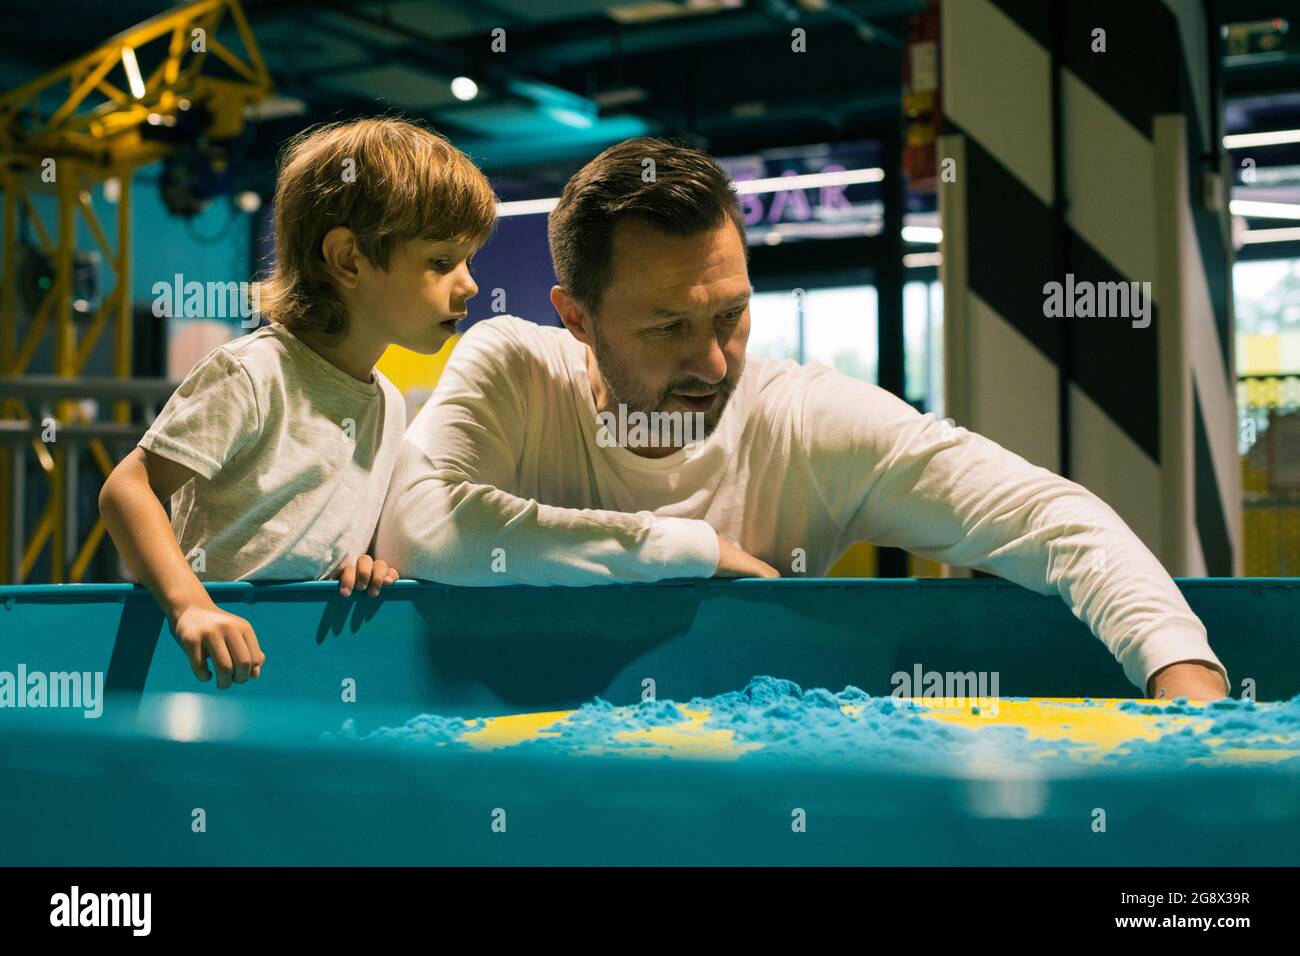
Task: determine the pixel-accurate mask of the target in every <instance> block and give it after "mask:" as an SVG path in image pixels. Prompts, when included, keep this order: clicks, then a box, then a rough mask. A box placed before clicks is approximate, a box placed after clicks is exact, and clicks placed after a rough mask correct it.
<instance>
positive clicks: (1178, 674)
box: [1147, 661, 1228, 700]
mask: <svg viewBox="0 0 1300 956" xmlns="http://www.w3.org/2000/svg"><path fill="white" fill-rule="evenodd" d="M1227 696H1228V688H1227V687H1226V686H1225V684H1224V682H1223V675H1222V674H1220V673H1219V670H1218V668H1216V667H1212V666H1211V665H1210V664H1208V663H1205V662H1204V661H1179V662H1178V663H1176V664H1167V665H1165V666H1164V667H1162V668H1160V670H1158V671H1156V672H1155V673H1154V674H1152V675H1151V679H1150V680H1149V681H1147V697H1149V698H1154V699H1156V700H1173V699H1174V698H1175V697H1187V698H1189V699H1191V700H1221V699H1222V698H1224V697H1227Z"/></svg>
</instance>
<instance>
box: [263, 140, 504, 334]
mask: <svg viewBox="0 0 1300 956" xmlns="http://www.w3.org/2000/svg"><path fill="white" fill-rule="evenodd" d="M495 224H496V196H495V195H494V194H493V192H492V186H491V184H489V183H488V181H487V177H486V176H484V175H483V173H482V172H481V171H480V170H479V168H478V167H477V166H475V165H474V163H473V162H472V161H471V160H470V159H469V157H468V156H466V155H465V154H464V153H462V152H461V151H460V150H458V149H457V148H456V147H455V146H453V145H452V144H451V143H450V142H449V141H448V140H447V139H446V137H444V136H442V135H440V134H438V133H435V132H434V131H433V130H430V129H428V128H426V127H423V126H420V125H418V124H416V123H412V122H409V121H407V120H402V119H395V118H391V117H381V118H375V119H358V120H351V121H348V122H343V123H330V124H327V125H324V126H316V127H312V128H310V129H306V130H303V131H302V132H301V133H299V134H297V135H296V136H294V137H293V138H292V139H291V140H289V142H288V143H287V144H286V146H285V148H284V151H283V152H282V154H281V158H280V170H279V179H278V181H277V183H276V187H275V266H274V269H273V271H272V273H271V275H270V277H269V278H268V279H266V280H265V281H263V283H262V286H261V290H260V296H261V307H262V309H261V311H262V314H263V315H264V316H266V318H268V319H270V320H272V321H274V322H279V323H281V324H282V325H286V326H288V327H289V328H291V329H294V330H295V331H307V330H319V331H322V332H324V333H326V334H327V335H338V334H340V333H342V332H343V331H344V330H345V329H346V328H347V312H346V311H345V310H344V308H343V302H342V300H341V299H340V298H339V295H338V292H337V290H336V288H335V286H334V282H333V281H332V280H331V278H330V276H329V273H328V272H327V271H326V268H325V259H324V256H323V254H322V252H321V243H322V241H323V240H324V238H325V234H326V233H328V232H329V231H330V230H331V229H333V228H334V227H335V226H347V227H348V228H349V229H351V230H352V232H353V233H355V234H356V237H357V245H358V248H359V249H360V251H361V254H362V255H364V256H365V257H366V258H367V259H368V260H370V262H371V263H373V264H374V265H376V266H378V267H379V268H381V269H386V268H387V267H388V262H389V257H390V256H391V255H392V253H393V251H394V249H395V248H396V247H397V245H398V244H399V243H400V242H403V241H406V240H409V239H417V238H420V239H433V240H463V241H466V242H468V243H470V244H471V245H474V246H478V245H481V244H482V243H483V242H485V241H486V240H487V238H488V237H489V236H490V235H491V233H492V230H493V228H494V227H495Z"/></svg>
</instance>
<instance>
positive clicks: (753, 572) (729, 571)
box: [713, 535, 781, 578]
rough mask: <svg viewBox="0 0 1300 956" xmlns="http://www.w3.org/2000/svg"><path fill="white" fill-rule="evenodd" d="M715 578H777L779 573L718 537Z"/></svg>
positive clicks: (720, 536)
mask: <svg viewBox="0 0 1300 956" xmlns="http://www.w3.org/2000/svg"><path fill="white" fill-rule="evenodd" d="M713 576H714V577H715V578H779V577H780V576H781V574H780V572H778V571H777V570H776V568H774V567H772V566H771V565H770V564H767V563H766V562H764V561H760V560H759V559H758V558H756V557H754V556H753V555H752V554H750V553H749V552H748V551H742V550H741V549H740V548H738V547H736V546H735V545H734V544H732V543H731V542H730V541H728V540H727V539H726V538H724V537H723V536H722V535H718V570H716V571H714V572H713Z"/></svg>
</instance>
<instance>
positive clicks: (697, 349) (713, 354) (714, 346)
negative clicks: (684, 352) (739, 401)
mask: <svg viewBox="0 0 1300 956" xmlns="http://www.w3.org/2000/svg"><path fill="white" fill-rule="evenodd" d="M682 371H683V372H685V373H686V374H687V375H689V376H691V377H692V378H698V379H700V380H701V381H704V382H708V383H709V384H710V385H716V384H717V383H718V382H721V381H722V380H723V379H724V378H726V377H727V356H726V354H724V353H723V351H722V346H721V345H719V344H718V337H717V335H715V334H714V332H713V330H712V329H710V330H709V331H708V332H707V333H706V334H704V335H703V336H701V337H700V338H698V339H696V340H695V341H694V342H692V343H691V352H690V356H689V359H688V361H687V362H686V365H685V368H683V369H682Z"/></svg>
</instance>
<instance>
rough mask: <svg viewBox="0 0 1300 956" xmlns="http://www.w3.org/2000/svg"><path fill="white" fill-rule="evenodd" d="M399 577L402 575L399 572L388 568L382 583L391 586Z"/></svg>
mask: <svg viewBox="0 0 1300 956" xmlns="http://www.w3.org/2000/svg"><path fill="white" fill-rule="evenodd" d="M401 576H402V575H401V572H399V571H398V570H397V568H389V569H388V576H387V577H385V578H384V583H385V584H393V583H394V582H396V581H397V579H398V578H400V577H401Z"/></svg>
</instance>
